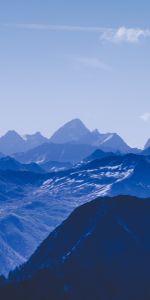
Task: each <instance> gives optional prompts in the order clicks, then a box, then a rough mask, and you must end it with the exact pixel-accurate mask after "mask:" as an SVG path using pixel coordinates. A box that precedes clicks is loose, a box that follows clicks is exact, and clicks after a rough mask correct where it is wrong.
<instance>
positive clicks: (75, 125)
mask: <svg viewBox="0 0 150 300" xmlns="http://www.w3.org/2000/svg"><path fill="white" fill-rule="evenodd" d="M88 133H90V131H89V129H87V127H86V126H85V125H84V124H83V122H82V121H81V120H79V119H74V120H72V121H70V122H68V123H66V124H65V125H63V126H62V127H60V128H59V129H58V130H57V131H56V132H55V133H54V134H53V135H52V137H51V138H50V141H51V142H52V143H55V144H67V143H74V142H78V140H80V138H82V137H84V136H85V135H86V134H88Z"/></svg>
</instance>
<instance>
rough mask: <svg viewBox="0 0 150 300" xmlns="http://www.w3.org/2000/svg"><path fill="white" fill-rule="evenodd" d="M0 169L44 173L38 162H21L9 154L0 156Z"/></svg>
mask: <svg viewBox="0 0 150 300" xmlns="http://www.w3.org/2000/svg"><path fill="white" fill-rule="evenodd" d="M0 170H3V171H6V170H10V171H30V172H36V173H44V169H42V167H40V166H39V165H38V164H35V163H30V164H21V163H19V162H18V161H17V160H15V159H14V158H12V157H10V156H5V157H2V158H0Z"/></svg>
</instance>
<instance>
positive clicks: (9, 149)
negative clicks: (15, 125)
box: [0, 130, 26, 155]
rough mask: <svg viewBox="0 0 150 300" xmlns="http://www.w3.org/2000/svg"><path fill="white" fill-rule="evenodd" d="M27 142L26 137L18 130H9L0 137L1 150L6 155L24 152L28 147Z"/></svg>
mask: <svg viewBox="0 0 150 300" xmlns="http://www.w3.org/2000/svg"><path fill="white" fill-rule="evenodd" d="M25 144H26V143H25V141H24V139H23V138H22V137H21V136H20V135H19V134H18V133H17V132H16V131H14V130H12V131H8V132H7V133H6V134H5V135H4V136H2V137H1V138H0V152H2V153H4V154H6V155H10V154H12V153H15V152H22V151H24V149H25V147H26V146H25Z"/></svg>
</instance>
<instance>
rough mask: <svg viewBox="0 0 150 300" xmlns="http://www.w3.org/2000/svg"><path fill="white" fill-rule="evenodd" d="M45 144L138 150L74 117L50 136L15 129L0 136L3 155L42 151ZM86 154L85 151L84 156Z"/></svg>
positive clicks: (119, 150)
mask: <svg viewBox="0 0 150 300" xmlns="http://www.w3.org/2000/svg"><path fill="white" fill-rule="evenodd" d="M46 144H48V145H49V144H50V145H52V144H54V145H57V146H58V145H59V146H58V147H59V149H60V146H63V145H72V148H73V146H74V147H75V146H77V145H80V146H81V147H83V146H85V145H87V146H89V147H93V148H95V149H96V148H99V149H101V150H103V151H107V152H108V151H109V152H110V151H112V152H120V153H132V152H133V153H138V152H139V151H140V150H138V149H134V148H133V149H132V148H131V147H129V146H128V145H127V144H126V143H125V142H124V140H123V139H122V138H121V137H120V136H119V135H118V134H116V133H106V134H103V133H100V132H99V131H98V130H97V129H96V130H94V131H90V130H89V129H88V128H87V127H86V126H85V125H84V124H83V122H82V121H81V120H79V119H74V120H72V121H70V122H68V123H66V124H65V125H64V126H62V127H61V128H59V129H58V130H57V131H56V132H55V133H54V134H53V135H52V136H51V138H46V137H44V136H42V135H41V133H40V132H37V133H35V134H33V135H31V134H30V135H29V134H27V135H25V136H24V137H21V136H20V135H19V134H18V133H17V132H15V131H8V132H7V133H6V134H5V135H4V136H2V137H0V152H1V153H3V154H4V155H14V154H15V153H21V152H24V153H25V152H28V151H30V150H31V149H32V150H33V149H35V151H37V147H39V146H43V148H40V151H44V149H45V147H46ZM47 147H48V146H47ZM55 147H56V146H55ZM62 151H63V150H62ZM75 151H76V150H75ZM86 154H87V153H86V152H85V154H84V157H85V156H86ZM43 155H44V154H43ZM84 157H82V158H84Z"/></svg>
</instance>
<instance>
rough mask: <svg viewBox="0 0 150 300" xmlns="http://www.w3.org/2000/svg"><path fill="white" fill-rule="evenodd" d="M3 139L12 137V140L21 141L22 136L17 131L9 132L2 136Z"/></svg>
mask: <svg viewBox="0 0 150 300" xmlns="http://www.w3.org/2000/svg"><path fill="white" fill-rule="evenodd" d="M3 137H5V138H6V137H9V138H10V137H12V138H20V139H21V136H20V135H19V134H18V133H17V132H16V131H15V130H8V131H7V132H6V133H5V135H3V136H2V138H3Z"/></svg>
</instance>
